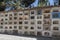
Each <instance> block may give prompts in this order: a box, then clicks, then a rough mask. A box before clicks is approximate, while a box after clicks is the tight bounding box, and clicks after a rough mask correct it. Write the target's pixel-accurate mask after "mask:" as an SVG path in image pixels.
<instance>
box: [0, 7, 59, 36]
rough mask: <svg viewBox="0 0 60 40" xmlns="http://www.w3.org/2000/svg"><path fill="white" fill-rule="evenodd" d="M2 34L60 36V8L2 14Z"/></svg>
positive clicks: (0, 26) (43, 8) (24, 10)
mask: <svg viewBox="0 0 60 40" xmlns="http://www.w3.org/2000/svg"><path fill="white" fill-rule="evenodd" d="M0 33H7V34H19V35H35V36H49V37H51V36H60V6H50V7H36V8H31V9H22V10H21V9H20V10H13V11H9V12H0Z"/></svg>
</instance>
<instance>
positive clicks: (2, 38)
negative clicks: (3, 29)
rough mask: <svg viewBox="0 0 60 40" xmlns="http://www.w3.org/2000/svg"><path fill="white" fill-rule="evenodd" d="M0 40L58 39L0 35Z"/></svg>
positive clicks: (56, 38)
mask: <svg viewBox="0 0 60 40" xmlns="http://www.w3.org/2000/svg"><path fill="white" fill-rule="evenodd" d="M0 40H60V37H41V36H40V37H36V36H19V35H7V34H0Z"/></svg>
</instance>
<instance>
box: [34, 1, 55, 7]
mask: <svg viewBox="0 0 60 40" xmlns="http://www.w3.org/2000/svg"><path fill="white" fill-rule="evenodd" d="M49 2H50V5H54V4H53V3H54V2H53V0H49ZM37 4H38V0H36V1H35V2H34V3H33V5H34V6H35V7H36V6H37Z"/></svg>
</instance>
